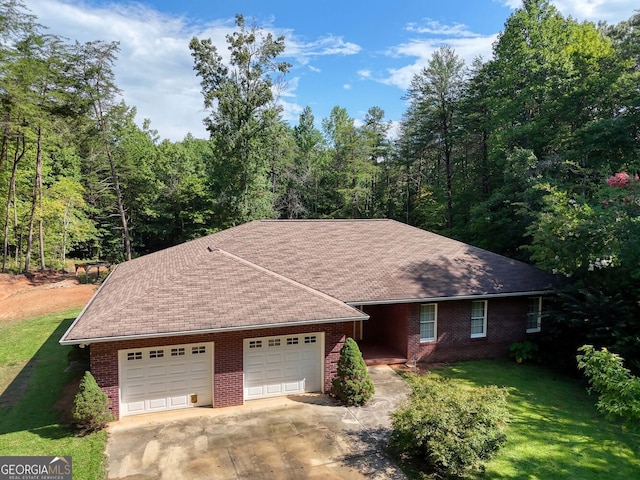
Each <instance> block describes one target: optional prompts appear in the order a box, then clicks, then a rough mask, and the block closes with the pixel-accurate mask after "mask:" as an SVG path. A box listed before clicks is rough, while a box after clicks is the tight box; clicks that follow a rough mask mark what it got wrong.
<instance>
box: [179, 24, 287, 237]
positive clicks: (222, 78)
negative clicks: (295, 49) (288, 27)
mask: <svg viewBox="0 0 640 480" xmlns="http://www.w3.org/2000/svg"><path fill="white" fill-rule="evenodd" d="M236 26H237V31H235V32H234V33H233V34H231V35H227V37H226V39H227V43H228V49H229V52H230V59H229V62H228V64H225V63H224V61H223V58H222V56H221V55H220V54H219V53H218V51H217V48H216V47H215V46H214V45H213V42H212V41H211V39H205V40H198V39H197V38H195V37H194V38H193V39H192V40H191V42H190V44H189V48H190V49H191V55H192V57H193V59H194V69H195V70H196V72H197V75H198V76H199V77H200V78H201V82H200V84H201V86H202V93H203V96H204V105H205V107H206V108H207V109H209V110H210V111H211V113H210V115H209V117H207V118H206V119H205V120H204V123H205V125H206V127H207V130H209V132H210V135H211V141H212V142H213V144H214V146H215V151H216V159H215V163H214V164H213V165H212V166H211V172H210V175H211V178H212V179H213V181H212V185H213V186H214V188H215V194H216V195H217V200H218V204H219V210H220V215H221V217H222V218H221V223H222V225H221V226H231V225H235V224H238V223H242V222H246V221H248V220H252V219H256V218H262V217H269V216H273V214H274V212H273V201H272V199H271V189H270V188H269V174H268V172H269V158H268V156H267V154H266V152H267V151H268V147H269V145H270V144H272V143H273V140H274V139H273V136H272V129H271V126H272V125H273V122H274V121H277V120H278V118H279V112H280V108H279V107H278V106H276V105H274V104H273V87H274V80H273V79H272V75H274V74H276V75H282V74H285V73H286V72H287V71H288V70H289V64H288V63H286V62H277V61H276V58H277V57H278V56H279V55H280V54H281V53H282V52H283V51H284V37H282V36H280V37H277V38H274V37H273V36H272V34H271V33H266V34H265V33H264V31H263V30H262V29H260V28H258V27H257V26H252V27H247V25H246V24H245V19H244V17H243V16H242V15H236Z"/></svg>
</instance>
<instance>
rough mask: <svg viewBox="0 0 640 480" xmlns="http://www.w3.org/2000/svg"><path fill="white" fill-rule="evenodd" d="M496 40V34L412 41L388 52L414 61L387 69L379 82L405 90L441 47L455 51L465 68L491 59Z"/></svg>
mask: <svg viewBox="0 0 640 480" xmlns="http://www.w3.org/2000/svg"><path fill="white" fill-rule="evenodd" d="M497 38H498V37H497V34H496V35H485V36H476V37H469V38H449V39H442V38H428V39H414V40H411V41H409V42H407V43H403V44H400V45H398V46H396V47H395V48H393V49H392V50H391V51H389V52H388V53H389V55H391V56H394V57H412V58H414V59H415V60H414V61H413V62H412V63H410V64H408V65H405V66H404V67H400V68H394V69H389V70H388V75H387V76H386V77H385V78H383V79H381V80H380V81H381V82H382V83H385V84H388V85H395V86H397V87H399V88H401V89H402V90H406V89H407V88H408V87H409V85H410V84H411V79H412V78H413V76H414V75H415V74H417V73H419V72H420V70H422V68H424V67H426V66H427V65H428V64H429V61H430V60H431V56H432V54H433V52H434V51H436V50H437V49H438V48H440V47H441V46H442V45H449V46H450V47H451V48H453V49H454V50H455V52H456V55H458V56H459V57H460V58H461V59H463V60H464V61H465V63H466V65H467V66H471V62H472V61H473V59H474V58H476V57H482V58H484V59H488V58H490V57H491V55H492V44H493V42H495V40H496V39H497Z"/></svg>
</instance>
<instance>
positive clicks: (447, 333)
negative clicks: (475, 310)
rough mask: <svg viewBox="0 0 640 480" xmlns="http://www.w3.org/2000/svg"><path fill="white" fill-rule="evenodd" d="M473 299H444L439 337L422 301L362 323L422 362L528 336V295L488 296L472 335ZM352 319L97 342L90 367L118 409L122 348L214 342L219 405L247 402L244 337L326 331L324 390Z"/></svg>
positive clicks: (502, 350)
mask: <svg viewBox="0 0 640 480" xmlns="http://www.w3.org/2000/svg"><path fill="white" fill-rule="evenodd" d="M471 303H472V302H471V300H457V301H445V302H439V303H438V307H437V339H436V341H433V342H421V341H420V304H419V303H408V304H392V305H375V306H365V307H364V311H365V312H366V313H367V314H369V315H370V316H371V318H370V319H369V320H368V321H365V322H364V324H363V339H364V340H365V341H367V342H371V343H380V344H384V345H387V346H389V347H391V348H393V349H394V350H395V351H397V352H399V353H401V354H403V355H405V357H406V358H407V359H412V358H413V357H414V356H415V357H417V358H418V359H419V360H420V361H423V362H449V361H457V360H465V359H472V358H487V357H496V356H502V355H505V354H506V353H507V350H508V347H509V345H510V344H511V343H513V342H517V341H521V340H523V339H524V338H525V336H526V322H527V307H528V298H527V297H510V298H494V299H489V300H488V302H487V332H486V333H487V335H486V337H482V338H471ZM353 329H354V324H353V322H343V323H330V324H319V325H306V326H288V327H280V328H264V329H256V330H244V331H235V332H225V333H210V334H202V335H182V336H175V337H161V338H151V339H138V340H123V341H117V342H105V343H94V344H92V345H91V346H90V349H91V350H90V353H91V372H92V373H93V375H94V377H95V378H96V381H97V382H98V385H100V387H101V388H102V390H103V391H104V392H106V393H107V395H108V396H109V400H110V406H111V411H112V412H113V413H114V414H115V415H116V417H117V416H118V415H119V381H118V350H127V349H131V348H145V347H153V346H167V345H178V344H185V343H204V342H213V343H214V353H213V355H214V360H213V363H214V365H213V372H214V378H213V403H214V405H213V406H214V407H216V408H218V407H229V406H233V405H242V403H243V402H244V385H243V355H242V352H243V340H244V339H246V338H254V337H268V336H277V335H287V334H301V333H307V332H308V333H313V332H324V333H325V338H324V342H325V351H324V391H326V392H328V391H329V390H330V389H331V381H332V380H333V378H334V377H335V374H336V370H337V363H338V359H339V357H340V349H341V348H342V345H343V344H344V340H345V338H346V336H351V335H352V332H353V331H354V330H353Z"/></svg>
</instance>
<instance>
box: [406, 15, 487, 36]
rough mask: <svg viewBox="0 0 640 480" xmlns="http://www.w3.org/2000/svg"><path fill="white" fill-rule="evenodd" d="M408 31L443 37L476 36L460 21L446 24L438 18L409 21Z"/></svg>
mask: <svg viewBox="0 0 640 480" xmlns="http://www.w3.org/2000/svg"><path fill="white" fill-rule="evenodd" d="M407 30H408V31H409V32H416V33H427V34H431V35H442V36H445V37H477V36H478V34H477V33H473V32H472V31H471V30H469V27H467V26H466V25H464V24H462V23H453V24H451V25H446V24H443V23H440V22H439V21H438V20H433V19H431V18H425V19H424V20H423V23H422V24H418V23H410V24H409V25H407Z"/></svg>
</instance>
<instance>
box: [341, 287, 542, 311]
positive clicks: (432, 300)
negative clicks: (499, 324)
mask: <svg viewBox="0 0 640 480" xmlns="http://www.w3.org/2000/svg"><path fill="white" fill-rule="evenodd" d="M550 293H553V290H535V291H527V292H511V293H487V294H484V295H460V296H453V297H422V298H398V299H393V300H363V301H348V302H345V303H346V304H347V305H350V306H352V307H353V306H360V305H392V304H394V303H435V302H450V301H454V300H486V299H491V298H509V297H536V296H540V295H549V294H550Z"/></svg>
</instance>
